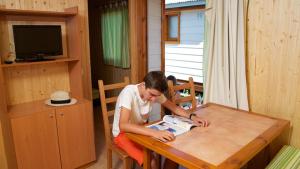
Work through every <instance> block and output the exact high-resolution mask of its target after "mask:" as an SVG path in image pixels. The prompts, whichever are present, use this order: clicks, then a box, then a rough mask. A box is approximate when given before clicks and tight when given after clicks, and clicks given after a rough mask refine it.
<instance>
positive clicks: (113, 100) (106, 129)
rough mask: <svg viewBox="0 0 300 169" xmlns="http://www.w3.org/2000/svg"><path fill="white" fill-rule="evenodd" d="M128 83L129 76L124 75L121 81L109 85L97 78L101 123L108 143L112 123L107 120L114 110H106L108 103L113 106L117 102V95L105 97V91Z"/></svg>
mask: <svg viewBox="0 0 300 169" xmlns="http://www.w3.org/2000/svg"><path fill="white" fill-rule="evenodd" d="M128 84H129V78H128V77H124V82H121V83H114V84H109V85H104V84H103V80H98V86H99V94H100V102H101V109H102V115H103V123H104V132H105V141H106V143H107V144H108V145H110V144H111V141H112V135H111V133H112V132H111V130H112V124H111V123H110V121H109V117H111V116H113V115H114V113H115V110H114V109H113V110H108V106H107V105H108V104H113V106H112V107H115V103H116V102H117V99H118V96H113V97H106V95H105V92H106V91H116V90H117V89H119V90H120V89H123V88H124V87H125V86H127V85H128Z"/></svg>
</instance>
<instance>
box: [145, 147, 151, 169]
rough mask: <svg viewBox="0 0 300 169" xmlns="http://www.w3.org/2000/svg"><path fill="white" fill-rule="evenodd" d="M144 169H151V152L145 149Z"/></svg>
mask: <svg viewBox="0 0 300 169" xmlns="http://www.w3.org/2000/svg"><path fill="white" fill-rule="evenodd" d="M143 168H144V169H151V151H150V150H149V149H147V148H146V147H144V164H143Z"/></svg>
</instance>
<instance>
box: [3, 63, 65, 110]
mask: <svg viewBox="0 0 300 169" xmlns="http://www.w3.org/2000/svg"><path fill="white" fill-rule="evenodd" d="M5 77H6V83H7V84H6V91H8V95H7V97H8V98H7V104H8V105H15V104H20V103H25V102H30V101H33V100H42V99H47V98H49V97H50V95H51V93H52V92H54V91H55V90H66V91H69V90H70V83H69V73H68V65H67V63H57V64H55V65H53V64H50V65H32V66H30V67H9V68H6V70H5ZM33 89H34V90H33Z"/></svg>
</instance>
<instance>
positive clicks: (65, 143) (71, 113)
mask: <svg viewBox="0 0 300 169" xmlns="http://www.w3.org/2000/svg"><path fill="white" fill-rule="evenodd" d="M92 115H93V114H92V110H91V106H90V104H81V105H73V106H68V107H64V108H60V109H57V111H56V119H57V128H58V139H59V147H60V154H61V162H62V168H63V169H71V168H76V167H79V166H81V165H83V164H86V163H87V162H90V161H93V160H95V148H94V147H95V146H94V133H93V125H91V124H93V121H92V119H93V117H92Z"/></svg>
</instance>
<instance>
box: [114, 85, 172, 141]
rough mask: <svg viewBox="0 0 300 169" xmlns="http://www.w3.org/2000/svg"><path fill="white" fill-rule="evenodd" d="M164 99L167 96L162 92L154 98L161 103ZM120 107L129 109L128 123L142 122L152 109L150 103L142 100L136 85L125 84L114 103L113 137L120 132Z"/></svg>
mask: <svg viewBox="0 0 300 169" xmlns="http://www.w3.org/2000/svg"><path fill="white" fill-rule="evenodd" d="M165 101H167V98H166V97H165V96H164V95H163V94H161V95H160V96H159V97H158V98H157V99H156V102H158V103H161V104H162V103H164V102H165ZM122 107H124V108H126V109H129V110H131V114H130V123H134V124H143V123H145V122H146V120H147V119H148V116H149V112H150V111H151V110H152V103H151V102H150V101H144V100H142V98H141V97H140V93H139V90H138V85H128V86H126V87H125V88H124V89H123V90H122V91H121V93H120V95H119V96H118V100H117V103H116V108H115V114H114V122H113V129H112V132H113V135H114V137H117V136H118V135H119V133H120V128H119V122H120V111H121V108H122Z"/></svg>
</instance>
